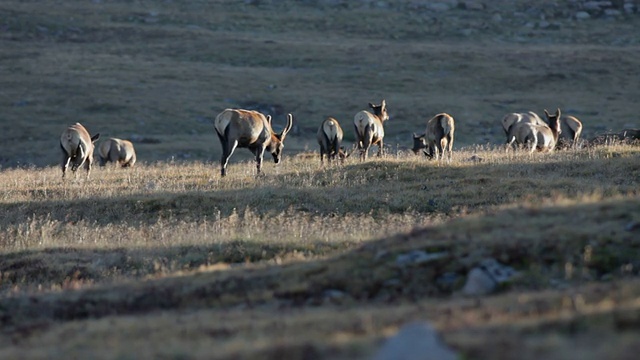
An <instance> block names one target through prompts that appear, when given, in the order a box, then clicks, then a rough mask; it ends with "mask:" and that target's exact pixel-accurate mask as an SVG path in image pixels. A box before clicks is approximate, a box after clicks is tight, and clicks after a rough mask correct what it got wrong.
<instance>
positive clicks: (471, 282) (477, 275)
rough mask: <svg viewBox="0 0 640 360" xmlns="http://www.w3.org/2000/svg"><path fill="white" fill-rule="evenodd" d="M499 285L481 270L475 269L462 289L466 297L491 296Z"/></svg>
mask: <svg viewBox="0 0 640 360" xmlns="http://www.w3.org/2000/svg"><path fill="white" fill-rule="evenodd" d="M497 285H498V284H497V283H496V282H495V280H493V278H491V276H489V274H487V273H486V272H484V271H483V270H481V269H480V268H473V269H471V271H469V274H468V275H467V282H466V283H465V284H464V287H463V288H462V294H463V295H466V296H478V295H487V294H491V293H492V292H493V291H494V290H495V289H496V286H497Z"/></svg>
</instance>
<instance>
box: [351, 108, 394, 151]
mask: <svg viewBox="0 0 640 360" xmlns="http://www.w3.org/2000/svg"><path fill="white" fill-rule="evenodd" d="M369 107H370V108H371V109H372V110H373V114H372V113H370V112H368V111H366V110H362V111H360V112H358V113H357V114H356V115H355V116H354V118H353V124H354V125H355V132H356V143H357V145H358V149H360V160H363V161H364V160H366V159H367V156H368V154H369V148H370V147H371V145H377V146H378V156H382V154H383V152H384V149H383V148H384V141H383V139H384V122H385V121H387V120H389V114H388V113H387V103H386V101H385V100H382V103H381V104H380V105H373V104H372V103H369Z"/></svg>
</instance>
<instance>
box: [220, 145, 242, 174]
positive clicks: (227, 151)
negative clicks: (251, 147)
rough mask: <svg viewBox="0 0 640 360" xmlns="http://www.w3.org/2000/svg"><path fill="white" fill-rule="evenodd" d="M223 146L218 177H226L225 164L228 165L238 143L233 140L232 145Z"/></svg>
mask: <svg viewBox="0 0 640 360" xmlns="http://www.w3.org/2000/svg"><path fill="white" fill-rule="evenodd" d="M224 144H225V145H224V146H223V147H222V159H220V165H221V169H220V175H221V176H225V175H227V164H228V163H229V158H230V157H231V154H233V152H234V151H235V150H236V147H237V146H238V141H237V140H235V141H233V142H232V143H230V144H229V143H224Z"/></svg>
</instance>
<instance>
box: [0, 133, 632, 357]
mask: <svg viewBox="0 0 640 360" xmlns="http://www.w3.org/2000/svg"><path fill="white" fill-rule="evenodd" d="M639 159H640V151H639V150H638V148H637V147H632V146H629V145H611V146H605V147H599V148H594V149H590V150H580V151H565V152H558V153H554V154H546V155H545V154H534V156H531V155H529V154H525V153H515V154H514V153H505V152H504V151H503V150H501V149H493V148H484V147H478V148H473V149H463V150H459V151H458V152H456V153H455V157H454V160H453V162H452V163H450V164H446V163H442V164H440V163H436V162H428V161H426V160H425V159H424V158H421V157H415V156H413V155H411V156H409V155H400V156H398V157H388V158H385V159H380V160H378V159H374V160H372V161H369V162H367V163H360V162H358V161H356V160H355V159H354V160H350V161H348V162H347V164H345V165H344V166H332V167H320V164H319V161H318V159H317V158H315V157H314V158H310V157H308V156H306V155H300V156H297V157H289V158H287V159H286V161H285V162H284V163H282V164H280V165H279V166H277V167H276V166H275V165H274V164H272V163H268V164H267V165H266V166H265V172H266V174H265V176H262V177H260V178H255V176H254V171H255V170H254V166H253V164H252V163H250V162H234V163H233V164H232V165H231V167H230V174H229V176H228V177H227V178H225V179H222V180H220V179H219V177H218V175H217V172H215V174H214V172H213V170H214V169H213V167H212V166H211V165H209V164H203V163H197V162H191V163H157V164H154V165H143V166H139V167H136V168H134V169H129V170H121V169H116V168H106V169H97V170H95V171H94V173H93V174H92V179H91V180H89V181H86V180H85V179H83V177H82V176H80V177H79V178H78V179H76V180H73V179H68V180H67V181H66V182H62V181H61V180H60V170H59V169H57V168H54V167H48V168H43V169H14V170H4V171H2V172H0V184H2V185H1V186H2V188H1V190H2V191H1V194H2V202H1V203H0V207H1V209H0V211H1V212H2V213H3V214H5V216H4V217H3V218H2V220H1V221H0V228H1V229H2V231H1V232H0V250H1V251H0V264H1V265H0V274H1V276H0V280H1V281H0V324H1V331H2V332H3V336H2V337H0V349H2V350H0V357H7V358H12V357H21V358H40V357H42V356H45V355H44V354H47V355H46V356H47V357H49V358H69V357H83V356H86V355H87V354H91V356H94V355H95V354H100V355H99V356H100V357H102V358H122V357H125V358H127V357H132V356H134V357H136V358H141V357H143V358H158V357H161V358H165V357H168V358H175V357H181V358H212V357H213V358H220V359H238V358H243V359H264V358H273V359H279V358H290V359H302V358H309V357H311V358H318V359H319V358H333V359H335V358H338V359H348V358H366V357H367V356H369V355H370V354H371V353H372V352H373V351H374V350H375V348H376V347H377V346H379V344H380V342H381V341H382V339H383V338H384V337H386V336H389V335H392V334H393V333H394V332H395V331H396V330H397V329H398V327H399V326H401V325H402V324H403V323H405V322H407V321H412V320H416V319H420V320H428V321H430V322H432V323H433V324H434V325H435V326H436V327H437V328H438V329H439V330H440V331H441V333H442V334H443V336H444V339H445V341H446V342H447V343H449V344H450V345H451V346H452V347H454V348H455V349H456V350H457V351H459V352H460V353H461V354H463V355H464V356H465V357H466V358H474V359H475V358H491V357H495V356H496V352H499V353H500V355H501V358H504V359H522V358H525V359H529V358H531V359H533V358H538V357H539V356H545V357H546V358H551V359H566V358H580V359H599V358H602V357H610V356H613V357H616V358H625V356H627V355H628V354H633V352H632V351H633V350H632V349H633V348H636V347H637V346H638V341H637V339H638V336H637V335H638V324H639V322H638V314H639V309H640V304H639V303H638V301H637V299H638V297H639V296H640V286H639V283H638V280H637V279H638V268H640V263H638V256H637V254H638V253H639V251H640V242H639V241H638V239H640V237H639V236H638V229H640V226H639V224H640V211H639V209H640V197H639V196H640V194H639V193H638V189H639V183H638V179H640V176H639V174H640V167H639V164H640V162H639V161H638V160H639ZM411 251H426V252H428V253H438V254H440V255H439V257H438V258H437V259H435V260H433V261H430V262H426V263H416V264H409V265H401V264H400V263H399V261H398V258H399V256H402V255H403V254H408V253H410V252H411ZM485 258H494V259H497V260H498V261H500V262H502V263H504V264H506V265H509V266H512V267H514V268H515V269H516V271H518V273H519V276H517V277H516V278H514V279H513V280H512V281H510V282H509V283H507V284H504V285H503V286H502V288H501V289H500V291H499V292H498V293H497V294H496V295H493V296H490V297H480V298H465V297H463V296H461V295H460V288H461V287H462V285H463V283H464V281H465V278H466V275H467V273H468V272H469V270H470V269H471V268H472V267H474V266H476V265H477V264H478V263H479V261H481V260H482V259H485ZM603 338H604V339H606V344H603V342H602V341H601V339H603ZM596 339H597V341H596ZM576 347H578V348H579V349H580V351H576ZM131 349H135V351H134V352H133V353H132V350H131ZM540 354H542V355H540ZM618 355H619V356H618Z"/></svg>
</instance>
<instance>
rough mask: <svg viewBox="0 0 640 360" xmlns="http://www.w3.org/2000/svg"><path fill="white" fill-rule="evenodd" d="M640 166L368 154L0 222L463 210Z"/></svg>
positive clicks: (629, 176) (602, 184)
mask: <svg viewBox="0 0 640 360" xmlns="http://www.w3.org/2000/svg"><path fill="white" fill-rule="evenodd" d="M638 171H640V170H639V169H638V162H637V159H636V158H634V157H618V158H611V159H595V160H594V159H585V160H560V161H553V162H551V161H546V162H544V163H527V164H517V163H516V164H513V163H510V164H477V165H473V166H466V167H465V166H463V167H450V166H446V165H442V166H439V165H438V164H436V163H435V162H428V161H424V162H388V161H369V162H365V163H357V164H350V165H346V166H344V167H337V168H334V169H326V170H324V171H314V170H311V171H307V172H300V173H296V174H282V175H266V176H267V177H272V178H271V179H267V180H265V184H264V185H262V186H256V187H254V188H249V189H238V190H212V191H176V192H164V191H163V192H160V191H159V192H149V193H139V194H136V195H131V196H120V197H118V196H114V197H108V198H100V197H96V198H88V199H86V198H85V199H80V200H78V199H73V200H47V199H46V194H43V195H42V200H40V201H25V202H18V203H2V204H0V213H2V214H4V216H3V219H2V220H0V227H1V228H5V229H6V228H8V227H10V226H13V225H15V224H27V223H28V222H29V221H30V220H33V219H47V220H52V221H57V222H61V223H66V224H74V223H77V222H80V221H84V222H86V223H88V224H96V225H109V224H128V225H131V226H139V225H141V224H150V223H155V222H157V221H158V220H159V219H171V220H172V221H199V220H202V219H205V218H206V219H215V218H220V217H223V218H224V217H228V216H229V215H231V214H232V213H236V212H240V213H242V212H243V211H244V210H245V209H250V210H251V211H252V212H254V213H256V214H259V215H261V216H270V215H273V214H279V213H282V212H287V211H291V212H300V213H306V214H312V215H318V216H336V215H338V216H342V215H346V214H356V215H358V214H372V215H374V216H375V215H377V214H389V213H397V214H402V213H405V212H406V211H414V212H418V213H424V214H433V213H440V214H452V213H453V214H455V213H456V212H457V211H459V210H460V209H471V210H477V209H484V208H487V207H491V206H497V205H508V204H522V203H523V202H526V201H529V202H535V201H541V199H548V198H553V197H556V198H570V199H571V198H577V197H580V196H585V195H586V196H588V195H590V194H600V195H601V196H603V197H608V196H615V195H621V194H622V195H624V194H637V193H638V188H639V187H640V183H639V178H638V177H637V176H635V175H634V174H637V173H638ZM222 181H225V179H223V180H222ZM228 181H233V180H231V179H230V180H228ZM34 191H38V190H34ZM34 197H35V198H38V196H36V195H34Z"/></svg>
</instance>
